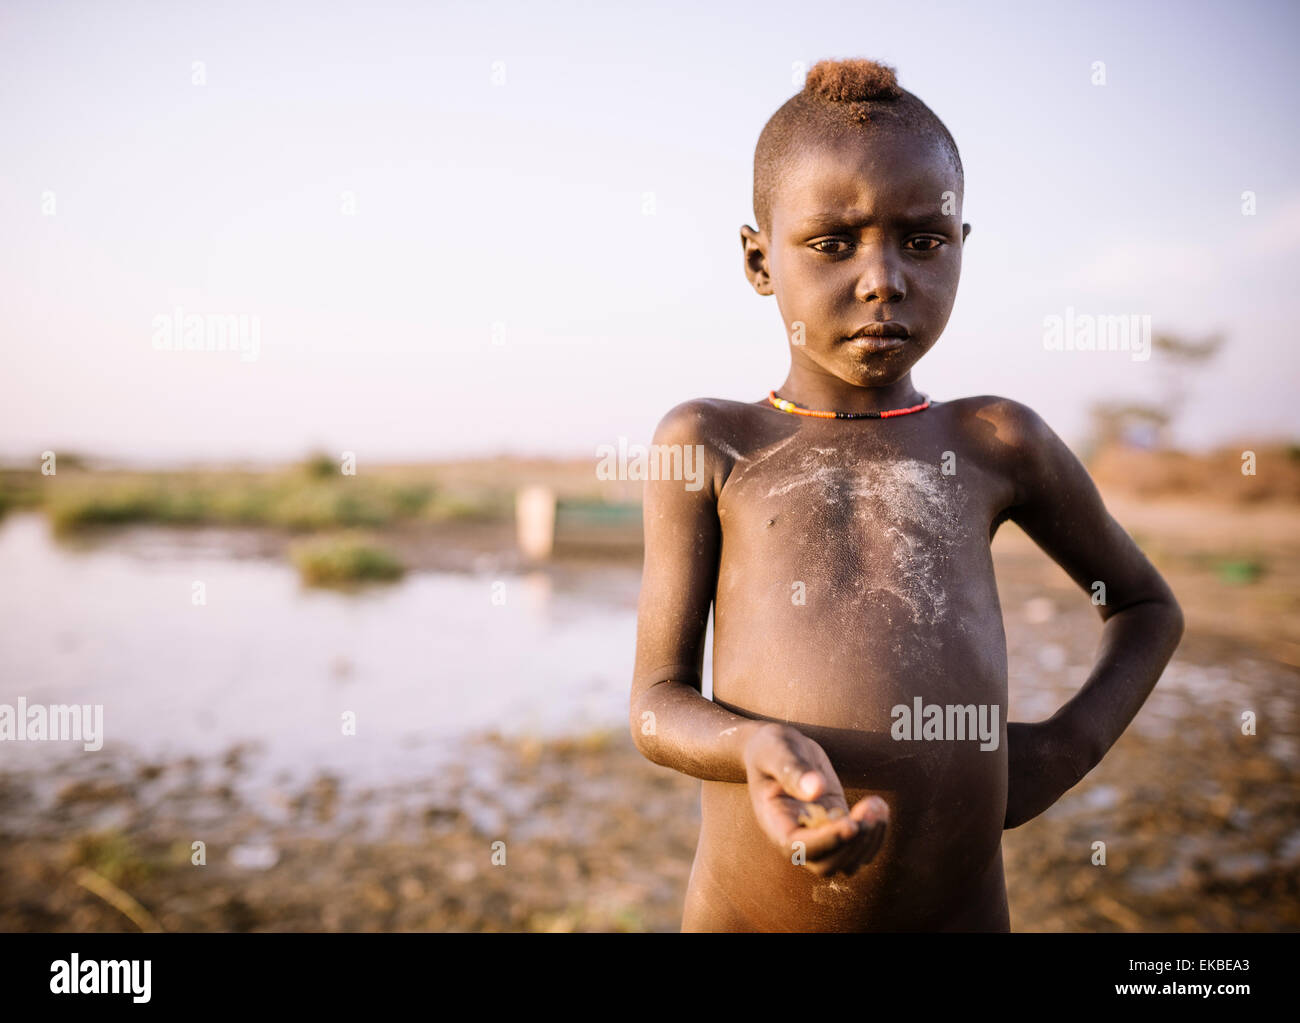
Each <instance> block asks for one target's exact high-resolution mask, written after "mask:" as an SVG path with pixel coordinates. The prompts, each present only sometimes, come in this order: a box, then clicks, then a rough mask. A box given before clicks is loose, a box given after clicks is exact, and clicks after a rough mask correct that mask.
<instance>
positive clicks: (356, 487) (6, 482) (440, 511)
mask: <svg viewBox="0 0 1300 1023" xmlns="http://www.w3.org/2000/svg"><path fill="white" fill-rule="evenodd" d="M59 470H60V471H59V473H58V474H57V475H56V476H42V475H41V474H40V472H39V471H37V470H28V471H17V470H7V471H0V515H3V514H4V512H5V511H6V510H9V509H12V508H15V507H19V506H24V507H41V508H44V510H45V511H46V513H47V514H48V515H49V517H50V521H51V522H52V523H53V525H54V528H55V529H56V531H58V532H60V533H63V534H70V533H75V532H77V531H79V530H83V529H88V528H93V527H96V526H115V525H126V524H130V523H156V524H159V525H175V526H191V525H219V526H270V527H275V528H282V529H289V530H295V531H302V532H313V531H319V530H331V529H354V528H372V529H377V528H383V527H388V526H393V525H396V524H399V523H403V522H447V521H465V520H471V521H501V520H504V519H508V518H509V516H510V515H511V514H512V508H513V505H512V503H511V502H512V495H511V493H510V491H509V490H507V489H506V488H502V489H500V490H489V489H482V488H479V489H467V488H462V489H459V490H457V491H456V492H448V491H445V490H443V489H442V488H441V487H440V486H439V485H438V483H437V482H436V479H435V478H434V473H433V472H432V471H430V470H429V469H377V470H374V471H371V472H365V473H358V474H357V475H350V476H345V475H343V473H342V472H341V471H340V466H339V463H337V462H335V461H334V460H332V459H331V458H330V457H329V456H327V455H313V456H312V457H311V458H309V459H308V460H307V461H305V462H304V463H302V464H301V465H298V466H295V467H291V468H289V469H285V470H280V471H275V472H249V471H226V472H217V471H208V472H115V471H113V472H110V471H97V472H86V471H79V470H77V469H75V468H71V467H68V466H66V465H65V462H64V461H63V460H60V462H59Z"/></svg>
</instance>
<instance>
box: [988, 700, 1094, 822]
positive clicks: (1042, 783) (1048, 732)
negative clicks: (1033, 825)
mask: <svg viewBox="0 0 1300 1023" xmlns="http://www.w3.org/2000/svg"><path fill="white" fill-rule="evenodd" d="M1085 773H1086V772H1085V771H1082V770H1080V753H1079V750H1078V749H1077V747H1076V745H1075V744H1072V743H1071V742H1070V740H1069V738H1068V737H1066V736H1064V735H1062V733H1061V730H1060V729H1059V728H1058V727H1056V726H1055V725H1053V723H1052V722H1050V721H1040V722H1035V723H1033V724H1027V723H1024V722H1020V721H1008V722H1007V817H1006V820H1005V822H1003V825H1002V826H1003V827H1004V828H1016V827H1019V826H1020V825H1021V824H1024V823H1025V821H1029V820H1033V819H1034V818H1035V817H1037V816H1038V815H1039V814H1040V813H1042V812H1043V811H1044V810H1046V809H1047V808H1048V807H1049V806H1051V805H1052V804H1053V803H1055V802H1056V801H1057V800H1058V799H1060V798H1061V796H1063V795H1064V794H1065V793H1066V792H1068V791H1069V790H1070V789H1072V788H1073V787H1074V786H1075V785H1076V784H1078V782H1079V779H1081V778H1082V777H1083V775H1084V774H1085Z"/></svg>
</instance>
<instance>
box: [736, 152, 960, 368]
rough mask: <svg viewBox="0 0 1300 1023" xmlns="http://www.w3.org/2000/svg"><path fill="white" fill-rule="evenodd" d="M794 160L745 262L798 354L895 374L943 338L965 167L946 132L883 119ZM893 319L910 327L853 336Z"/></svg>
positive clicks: (746, 234) (745, 234)
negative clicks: (772, 301)
mask: <svg viewBox="0 0 1300 1023" xmlns="http://www.w3.org/2000/svg"><path fill="white" fill-rule="evenodd" d="M790 171H791V173H790V174H789V175H788V177H787V179H786V180H785V182H784V183H783V184H782V185H781V186H780V187H779V188H778V189H777V190H776V194H775V195H774V196H773V200H772V214H771V236H770V237H767V236H765V235H764V234H762V233H761V232H755V231H753V230H752V229H751V228H748V227H745V228H742V229H741V235H742V238H743V240H744V243H745V261H746V273H747V274H748V276H749V278H750V281H751V282H752V283H753V285H754V287H755V289H756V290H757V291H758V292H759V293H760V294H775V295H776V301H777V305H778V306H779V307H780V309H781V317H782V319H784V320H785V324H786V331H787V336H788V337H789V338H790V346H791V348H790V350H791V358H792V359H793V360H795V361H799V360H811V361H812V362H813V363H814V364H816V365H817V366H819V367H821V369H822V370H823V371H825V372H826V373H829V374H832V375H834V376H836V377H839V378H840V379H841V380H843V381H845V382H846V383H850V384H854V385H857V386H863V387H878V386H884V385H887V384H891V383H894V382H895V381H897V380H899V379H900V378H902V377H903V376H904V374H906V373H907V371H908V370H910V369H911V368H912V366H913V365H914V364H915V363H916V362H917V360H918V359H920V358H921V356H922V355H924V354H925V353H926V352H927V351H929V350H930V348H931V346H932V345H933V344H934V343H935V341H936V340H938V337H939V334H940V333H942V331H943V328H944V326H945V325H946V324H947V323H948V316H949V314H950V313H951V312H952V304H953V300H954V299H955V298H956V295H957V281H958V278H959V277H960V276H961V247H962V242H963V241H964V240H965V238H966V235H967V233H969V231H970V225H969V224H962V222H961V183H960V179H959V178H958V176H957V171H956V168H955V167H954V166H953V165H952V162H951V160H950V159H949V157H948V155H947V153H946V152H945V151H944V149H943V147H942V145H941V144H940V143H939V142H938V141H937V140H936V139H934V138H932V137H930V136H926V135H918V134H916V133H912V132H904V131H895V130H889V129H883V130H881V131H880V132H879V133H878V134H876V135H874V136H872V137H871V138H869V139H864V138H852V139H847V140H844V141H842V142H840V143H838V144H836V145H833V146H830V147H826V148H821V149H818V150H816V151H810V152H808V153H807V154H805V155H804V156H802V157H801V158H797V162H796V163H795V164H794V165H793V166H792V167H791V168H790ZM945 193H948V194H946V195H945ZM945 211H946V212H945ZM884 321H888V322H889V323H891V324H893V325H895V329H897V327H898V325H901V326H902V327H904V328H906V336H905V337H903V338H901V339H900V338H889V337H884V338H880V337H877V338H871V339H868V340H851V338H852V336H853V335H854V334H855V333H857V332H858V331H860V330H861V329H862V328H863V327H865V326H866V325H868V324H871V323H880V322H884ZM800 325H802V327H800ZM801 340H802V343H800V342H801ZM810 368H811V367H810Z"/></svg>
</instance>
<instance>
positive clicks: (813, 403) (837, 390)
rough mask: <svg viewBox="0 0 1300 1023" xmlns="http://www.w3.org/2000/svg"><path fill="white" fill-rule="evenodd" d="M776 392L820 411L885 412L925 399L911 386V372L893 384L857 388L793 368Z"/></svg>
mask: <svg viewBox="0 0 1300 1023" xmlns="http://www.w3.org/2000/svg"><path fill="white" fill-rule="evenodd" d="M776 393H777V394H778V395H779V396H780V397H782V398H784V399H785V400H786V401H792V402H794V403H795V404H796V405H800V406H802V407H803V408H807V409H814V410H816V411H819V412H886V411H888V410H890V409H896V408H910V407H911V406H913V405H916V404H918V403H919V402H921V401H923V400H924V397H923V396H922V395H921V394H920V392H918V391H917V389H916V388H915V387H914V386H912V373H911V371H910V370H909V371H908V372H907V373H905V374H903V376H902V377H900V378H899V379H898V380H895V381H894V382H893V383H892V384H886V385H884V386H881V387H858V386H857V385H855V384H850V383H847V382H846V381H844V380H841V379H840V378H839V377H836V376H831V375H830V374H814V373H810V372H807V371H806V370H804V369H802V368H801V367H794V366H792V367H791V368H790V373H789V375H788V376H787V377H786V378H785V383H783V384H782V385H781V386H780V387H778V388H777V391H776Z"/></svg>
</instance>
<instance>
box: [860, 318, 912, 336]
mask: <svg viewBox="0 0 1300 1023" xmlns="http://www.w3.org/2000/svg"><path fill="white" fill-rule="evenodd" d="M910 334H911V331H909V330H908V329H907V327H906V326H905V325H904V324H902V323H899V322H897V321H896V320H877V321H876V322H875V323H868V324H866V325H865V326H862V327H859V328H858V329H857V330H855V331H854V332H853V333H852V334H850V335H849V338H848V339H849V340H850V341H857V340H858V339H860V338H864V337H878V338H890V337H895V338H907V337H908V336H909V335H910Z"/></svg>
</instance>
